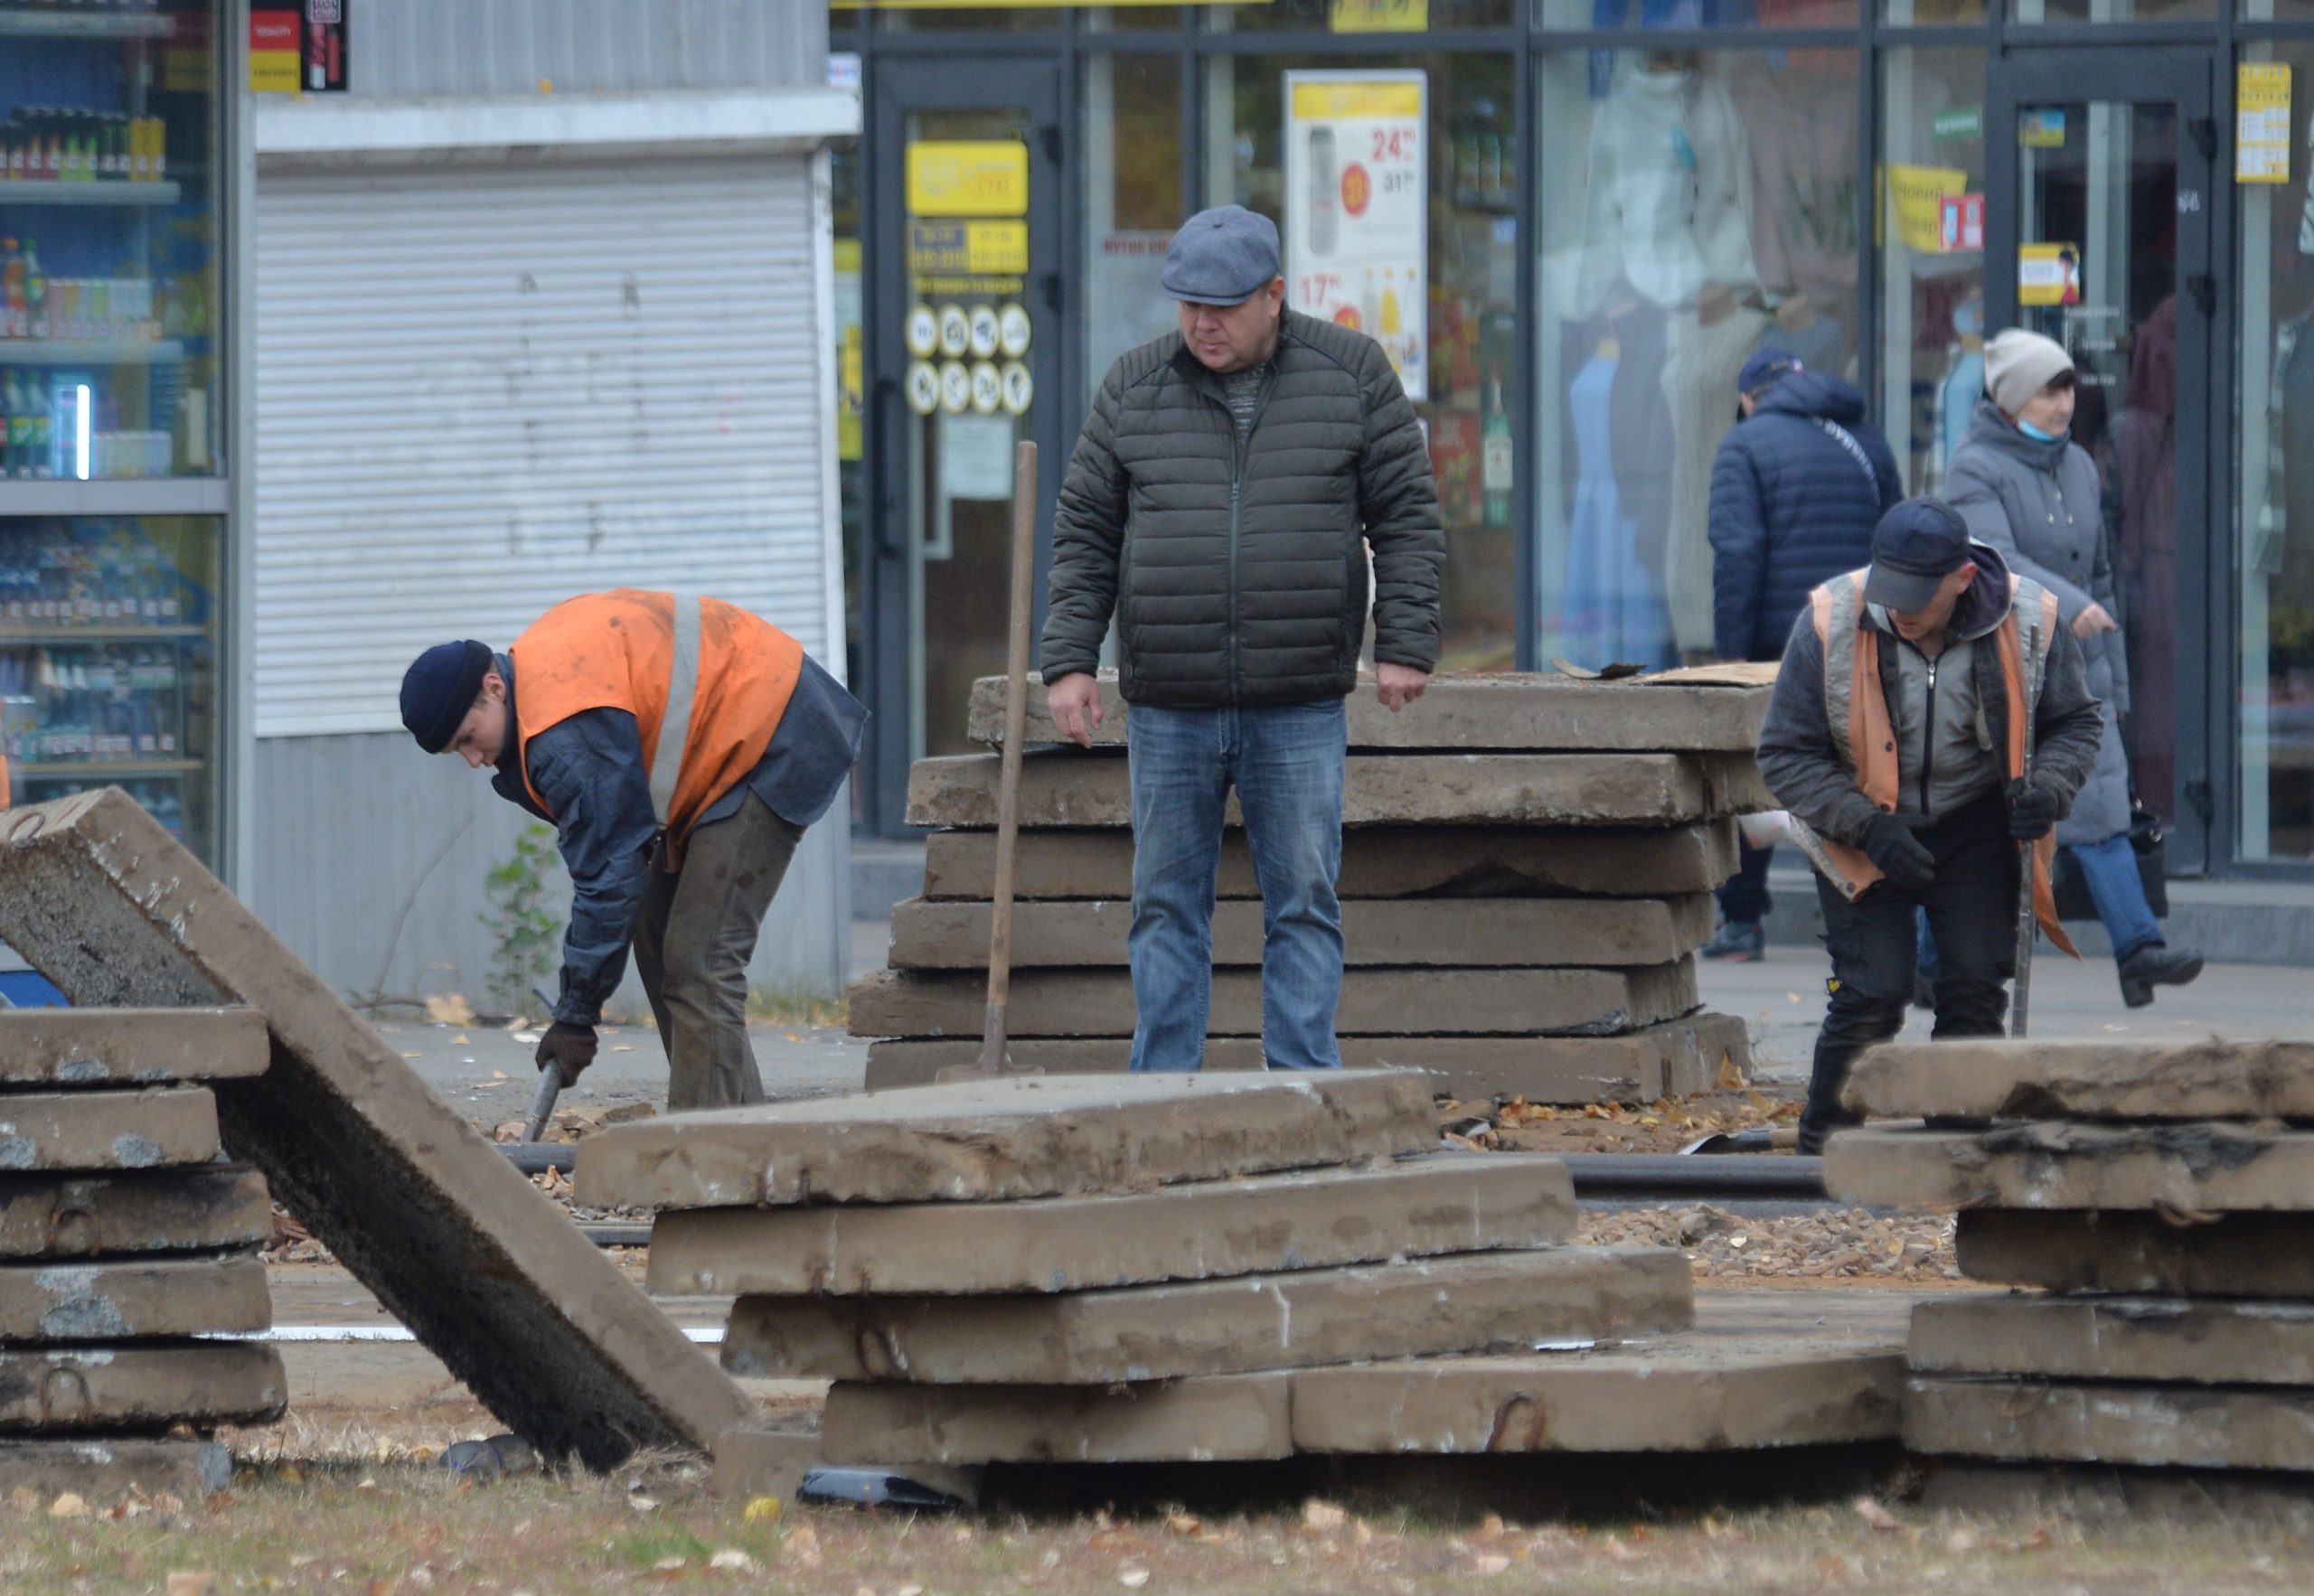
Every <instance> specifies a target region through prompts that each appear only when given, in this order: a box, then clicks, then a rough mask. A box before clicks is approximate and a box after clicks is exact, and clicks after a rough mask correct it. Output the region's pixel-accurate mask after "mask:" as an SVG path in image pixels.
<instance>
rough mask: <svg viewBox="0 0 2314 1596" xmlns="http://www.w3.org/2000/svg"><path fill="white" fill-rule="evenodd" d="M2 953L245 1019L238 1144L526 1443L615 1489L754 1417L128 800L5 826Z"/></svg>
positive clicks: (717, 1373) (222, 1115)
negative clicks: (266, 1062) (680, 1449)
mask: <svg viewBox="0 0 2314 1596" xmlns="http://www.w3.org/2000/svg"><path fill="white" fill-rule="evenodd" d="M0 941H5V942H6V943H7V944H9V945H10V946H12V947H14V949H15V950H16V951H17V952H18V953H22V954H23V955H24V958H25V959H26V961H28V962H30V963H31V964H32V965H33V967H34V968H35V969H37V970H38V971H40V972H41V973H42V975H45V976H46V977H47V978H48V979H49V980H50V981H53V982H55V983H56V985H57V986H58V987H59V988H60V989H61V990H63V992H64V994H65V995H66V996H67V997H68V998H70V999H71V1000H72V1002H73V1003H74V1004H76V1005H78V1006H80V1007H82V1008H90V1007H147V1008H177V1007H188V1006H189V1007H212V1006H217V1005H221V1004H241V1005H246V1006H248V1007H249V1008H252V1009H257V1010H259V1012H261V1013H262V1014H264V1015H265V1017H266V1021H267V1028H268V1035H269V1037H270V1038H271V1047H272V1063H271V1066H270V1067H268V1069H267V1070H266V1072H265V1073H264V1074H263V1075H257V1076H253V1077H250V1078H249V1079H246V1080H234V1081H220V1082H218V1083H217V1084H216V1086H215V1091H216V1094H217V1098H218V1113H219V1120H220V1123H221V1129H222V1131H223V1134H224V1139H225V1142H226V1145H227V1146H228V1147H229V1148H230V1149H231V1150H232V1152H233V1153H234V1155H235V1156H236V1157H237V1158H240V1159H246V1160H248V1161H249V1162H251V1163H254V1164H256V1165H257V1166H259V1168H260V1169H262V1170H263V1171H264V1173H265V1176H266V1179H267V1181H268V1184H269V1185H270V1187H271V1188H272V1190H273V1192H274V1193H275V1195H277V1197H279V1198H280V1199H281V1201H282V1203H283V1204H284V1205H285V1206H287V1208H288V1209H289V1210H290V1211H291V1212H292V1213H294V1214H296V1216H298V1218H299V1219H300V1220H302V1221H303V1222H304V1223H305V1224H306V1226H307V1227H308V1228H309V1229H311V1230H312V1231H313V1233H314V1234H315V1235H316V1236H318V1237H319V1238H320V1239H321V1240H322V1241H323V1242H324V1243H325V1244H326V1245H327V1246H328V1247H329V1248H330V1250H331V1251H332V1252H333V1253H335V1254H336V1255H337V1256H338V1258H340V1259H341V1260H343V1262H344V1263H345V1264H346V1266H347V1267H348V1268H350V1269H351V1270H353V1272H354V1273H355V1274H356V1275H357V1276H359V1277H360V1279H361V1280H362V1283H363V1284H364V1285H366V1286H368V1287H369V1288H370V1290H371V1291H373V1292H375V1293H376V1294H377V1296H378V1297H379V1298H380V1300H382V1301H383V1302H384V1303H385V1305H386V1306H387V1308H388V1309H389V1310H390V1311H391V1312H392V1313H393V1314H394V1315H395V1317H396V1318H398V1319H400V1320H401V1321H402V1322H403V1323H405V1324H407V1325H409V1327H410V1328H412V1329H413V1330H414V1331H415V1332H416V1333H417V1335H418V1337H419V1340H421V1341H422V1342H424V1343H425V1344H426V1346H427V1347H428V1348H429V1349H430V1350H431V1351H433V1352H434V1353H435V1354H436V1355H437V1356H438V1357H440V1358H441V1359H442V1361H443V1362H444V1363H445V1364H446V1365H447V1366H449V1368H450V1370H451V1372H452V1373H453V1374H455V1375H456V1376H457V1377H458V1378H459V1379H461V1380H463V1381H464V1382H465V1383H466V1385H467V1386H468V1387H469V1388H470V1389H471V1390H473V1392H474V1393H475V1395H476V1396H477V1397H478V1398H479V1399H480V1400H481V1401H482V1402H483V1404H484V1405H485V1406H487V1407H489V1408H490V1410H491V1411H492V1412H493V1413H495V1414H496V1415H497V1417H498V1418H499V1420H500V1421H501V1422H503V1423H504V1424H505V1425H506V1426H507V1427H508V1428H509V1429H512V1430H515V1431H519V1432H522V1435H523V1436H524V1437H525V1438H526V1439H528V1440H529V1441H531V1443H532V1444H533V1445H534V1446H536V1447H537V1448H538V1449H539V1450H540V1451H541V1452H542V1453H544V1454H545V1455H547V1456H549V1457H561V1456H566V1455H569V1454H571V1453H574V1452H575V1453H576V1454H577V1455H578V1457H579V1458H580V1459H582V1460H584V1461H586V1462H587V1463H588V1464H590V1465H593V1466H596V1467H608V1466H610V1465H612V1464H614V1463H616V1462H617V1461H619V1460H622V1459H624V1458H625V1457H626V1456H627V1455H628V1454H629V1453H630V1452H631V1451H633V1450H635V1448H636V1447H638V1446H646V1447H647V1446H695V1447H699V1448H701V1449H705V1448H707V1447H710V1446H711V1445H712V1444H713V1442H714V1440H715V1438H716V1437H717V1436H718V1435H720V1434H721V1433H722V1432H724V1431H725V1430H727V1429H729V1428H730V1427H731V1426H732V1425H733V1424H735V1423H740V1422H747V1421H748V1420H750V1419H752V1418H753V1417H754V1416H755V1413H756V1409H755V1405H754V1404H753V1403H752V1402H751V1401H749V1399H748V1396H747V1395H746V1394H745V1393H743V1392H741V1391H740V1390H739V1388H738V1385H736V1384H734V1383H733V1381H732V1380H731V1379H730V1377H729V1375H725V1374H724V1373H723V1372H722V1370H720V1368H718V1367H716V1366H715V1363H714V1360H713V1359H712V1358H710V1357H708V1356H707V1355H706V1354H704V1353H703V1352H701V1350H700V1349H699V1348H698V1347H695V1346H693V1345H692V1344H691V1342H690V1341H689V1340H687V1339H686V1338H684V1337H683V1335H682V1332H681V1331H680V1330H679V1329H678V1328H676V1327H675V1326H674V1325H673V1323H672V1322H671V1321H670V1320H669V1319H667V1317H666V1316H665V1315H664V1314H663V1313H662V1312H661V1311H660V1310H658V1309H657V1308H656V1307H655V1306H654V1304H653V1303H652V1302H651V1301H650V1300H649V1299H648V1298H646V1297H644V1294H643V1292H642V1291H641V1290H640V1289H639V1288H637V1287H636V1286H635V1284H633V1283H632V1282H631V1281H627V1280H626V1278H625V1277H624V1276H622V1275H621V1274H620V1273H619V1272H618V1271H617V1269H616V1267H615V1266H614V1265H612V1264H611V1263H608V1262H607V1260H605V1259H604V1258H603V1257H602V1255H601V1254H600V1253H598V1252H597V1250H596V1248H595V1247H594V1245H593V1244H591V1243H589V1242H588V1240H587V1238H586V1237H585V1236H584V1235H580V1234H579V1232H578V1229H577V1227H576V1226H574V1225H571V1223H570V1221H569V1217H568V1216H566V1215H565V1213H564V1212H563V1211H562V1210H561V1209H560V1208H559V1207H558V1206H555V1205H554V1204H553V1203H552V1202H550V1200H548V1199H547V1198H546V1197H544V1196H542V1195H541V1193H540V1192H539V1191H538V1190H537V1189H536V1188H534V1187H532V1186H531V1183H530V1181H529V1180H528V1179H527V1178H524V1177H523V1176H522V1174H521V1173H520V1172H519V1171H518V1170H516V1169H514V1168H513V1166H512V1165H511V1164H510V1163H509V1162H508V1161H507V1159H505V1157H504V1156H503V1154H501V1153H500V1152H499V1151H498V1150H497V1149H496V1148H495V1147H494V1146H492V1145H491V1144H490V1143H489V1142H487V1141H484V1140H483V1138H482V1136H481V1135H480V1133H479V1132H477V1131H475V1130H474V1128H473V1127H472V1126H470V1125H469V1124H467V1123H466V1120H465V1118H464V1117H463V1116H462V1115H460V1114H458V1113H456V1112H454V1111H453V1110H452V1109H451V1108H450V1107H449V1105H448V1104H447V1103H444V1102H442V1100H441V1099H440V1098H438V1097H437V1096H436V1095H435V1094H434V1093H433V1092H432V1091H431V1090H430V1089H428V1087H427V1085H426V1084H425V1083H424V1082H423V1081H422V1080H421V1079H420V1078H419V1076H418V1075H417V1074H416V1073H415V1072H414V1071H413V1070H412V1069H411V1067H410V1066H409V1063H408V1062H407V1061H406V1060H404V1059H403V1058H402V1057H400V1055H399V1054H397V1053H396V1052H395V1051H394V1050H393V1049H392V1048H391V1047H389V1046H387V1044H386V1043H385V1042H384V1040H383V1039H382V1038H381V1037H379V1035H378V1034H377V1032H376V1031H374V1030H372V1028H370V1027H369V1026H368V1025H366V1024H364V1023H363V1022H362V1019H361V1018H360V1017H359V1016H357V1015H356V1014H354V1013H353V1011H352V1010H351V1009H348V1008H347V1007H346V1006H345V1004H344V1003H343V1001H342V1000H340V999H339V998H338V996H337V995H336V994H335V993H334V992H333V991H332V990H330V989H329V988H328V987H326V986H325V985H324V984H323V983H322V982H321V981H319V980H318V979H317V978H316V977H315V975H314V973H313V972H311V971H309V970H307V969H306V967H305V966H304V965H302V964H301V963H299V962H298V961H297V960H296V957H294V956H293V955H292V954H291V953H289V952H288V950H287V949H286V948H284V947H283V946H282V945H281V944H280V942H279V941H278V940H277V939H276V938H275V937H274V935H273V934H272V933H270V932H269V931H268V930H267V929H266V927H265V926H264V925H263V924H262V923H261V922H259V920H258V918H257V917H256V916H255V915H252V914H251V913H249V909H248V908H247V907H246V906H244V905H242V904H240V902H238V901H237V900H236V899H235V898H234V897H233V896H232V895H231V894H230V892H228V891H226V890H225V888H224V887H223V886H222V885H221V883H219V882H218V881H217V879H216V878H214V877H212V875H211V874H210V873H209V872H208V871H207V870H206V869H205V868H202V865H201V862H200V861H199V860H198V859H194V858H193V855H192V854H191V853H189V852H187V851H186V850H185V849H184V848H183V846H181V845H180V844H179V843H177V842H176V841H175V840H174V839H172V838H171V837H170V836H169V835H168V833H167V832H166V831H163V830H162V829H161V827H160V826H159V825H158V824H157V823H156V822H155V821H154V820H153V819H152V817H151V816H150V815H148V814H146V812H144V811H143V810H142V809H141V808H139V807H138V806H137V805H136V803H134V802H132V801H131V800H130V799H129V798H128V797H127V794H126V793H121V792H119V791H118V790H117V789H107V790H105V791H102V792H98V793H82V794H80V795H78V796H75V797H71V798H65V799H60V800H58V801H56V802H54V803H42V804H33V805H31V806H29V807H27V808H24V809H17V810H11V811H9V812H7V813H6V814H5V815H0Z"/></svg>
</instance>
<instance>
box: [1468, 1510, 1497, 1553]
mask: <svg viewBox="0 0 2314 1596" xmlns="http://www.w3.org/2000/svg"><path fill="white" fill-rule="evenodd" d="M1502 1535H1503V1525H1502V1515H1501V1514H1500V1513H1490V1514H1488V1515H1487V1516H1485V1517H1484V1518H1482V1519H1480V1520H1479V1526H1478V1528H1476V1529H1474V1530H1472V1532H1471V1541H1472V1544H1474V1545H1480V1546H1491V1545H1493V1544H1495V1542H1497V1541H1499V1540H1500V1539H1501V1538H1502Z"/></svg>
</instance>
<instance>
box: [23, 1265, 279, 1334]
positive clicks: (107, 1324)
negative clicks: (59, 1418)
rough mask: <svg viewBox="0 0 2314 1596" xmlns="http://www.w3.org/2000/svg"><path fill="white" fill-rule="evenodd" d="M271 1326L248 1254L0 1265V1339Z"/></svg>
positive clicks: (258, 1269)
mask: <svg viewBox="0 0 2314 1596" xmlns="http://www.w3.org/2000/svg"><path fill="white" fill-rule="evenodd" d="M272 1323H273V1310H272V1304H271V1299H270V1298H269V1297H268V1295H267V1293H266V1288H265V1261H264V1260H263V1259H262V1258H260V1257H259V1256H258V1255H257V1254H256V1253H253V1252H251V1253H239V1254H235V1255H229V1256H224V1257H215V1256H212V1257H205V1258H202V1257H195V1258H108V1259H105V1260H102V1261H100V1262H99V1261H91V1262H82V1263H54V1262H42V1263H16V1264H9V1265H7V1266H5V1267H0V1341H15V1342H24V1341H118V1340H124V1339H129V1338H139V1339H142V1338H151V1337H155V1336H209V1335H243V1334H248V1333H250V1332H253V1331H258V1330H263V1329H266V1328H268V1327H270V1326H271V1324H272Z"/></svg>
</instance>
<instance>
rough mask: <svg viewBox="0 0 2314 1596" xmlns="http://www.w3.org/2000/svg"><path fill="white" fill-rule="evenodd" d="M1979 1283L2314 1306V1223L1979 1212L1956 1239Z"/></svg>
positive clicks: (1963, 1220) (1963, 1222) (1967, 1217)
mask: <svg viewBox="0 0 2314 1596" xmlns="http://www.w3.org/2000/svg"><path fill="white" fill-rule="evenodd" d="M1953 1248H1954V1252H1955V1253H1956V1255H1957V1257H1958V1259H1959V1263H1960V1266H1961V1273H1962V1274H1963V1275H1965V1276H1967V1277H1968V1278H1969V1279H1971V1280H1981V1281H2000V1282H2002V1283H2004V1284H2007V1285H2017V1286H2042V1287H2046V1288H2047V1289H2048V1290H2050V1291H2125V1292H2142V1293H2151V1294H2156V1295H2162V1296H2190V1297H2301V1298H2314V1215H2308V1214H2222V1215H2219V1216H2216V1217H2215V1218H2214V1219H2211V1220H2209V1221H2208V1222H2207V1223H2192V1224H2188V1223H2185V1222H2183V1221H2182V1220H2180V1219H2177V1218H2173V1217H2172V1216H2170V1215H2167V1214H2156V1213H2136V1214H2129V1213H2118V1212H2115V1213H2074V1212H2055V1213H2039V1214H2036V1213H2030V1212H2027V1211H2025V1210H2022V1209H2015V1208H1976V1209H1971V1210H1970V1211H1969V1212H1967V1213H1964V1214H1962V1215H1961V1216H1960V1218H1959V1220H1958V1222H1957V1224H1956V1226H1955V1229H1954V1235H1953Z"/></svg>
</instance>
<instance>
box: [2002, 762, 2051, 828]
mask: <svg viewBox="0 0 2314 1596" xmlns="http://www.w3.org/2000/svg"><path fill="white" fill-rule="evenodd" d="M2056 823H2057V795H2056V794H2055V793H2052V792H2050V791H2049V790H2048V789H2047V788H2046V787H2044V786H2041V785H2039V784H2036V783H2033V782H2028V781H2027V780H2026V779H2025V778H2024V777H2023V776H2018V778H2017V779H2016V780H2015V781H2013V782H2011V783H2009V784H2008V834H2009V835H2010V836H2012V837H2014V838H2016V839H2017V840H2018V841H2019V842H2038V841H2039V840H2041V839H2042V838H2044V837H2046V836H2047V835H2048V834H2049V832H2050V831H2052V830H2053V829H2055V825H2056Z"/></svg>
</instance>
